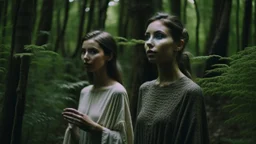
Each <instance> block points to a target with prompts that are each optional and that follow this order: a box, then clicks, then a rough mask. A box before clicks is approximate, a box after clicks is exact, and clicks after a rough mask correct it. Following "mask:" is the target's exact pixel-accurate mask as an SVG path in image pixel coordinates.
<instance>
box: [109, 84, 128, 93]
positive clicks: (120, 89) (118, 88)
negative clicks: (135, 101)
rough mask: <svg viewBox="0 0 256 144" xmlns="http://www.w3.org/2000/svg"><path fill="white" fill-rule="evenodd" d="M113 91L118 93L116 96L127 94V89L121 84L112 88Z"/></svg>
mask: <svg viewBox="0 0 256 144" xmlns="http://www.w3.org/2000/svg"><path fill="white" fill-rule="evenodd" d="M111 89H112V91H113V93H116V94H118V93H119V94H123V93H125V94H126V93H127V91H126V89H125V87H124V86H123V85H122V84H120V83H119V82H115V83H114V84H113V85H112V86H111Z"/></svg>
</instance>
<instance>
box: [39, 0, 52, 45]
mask: <svg viewBox="0 0 256 144" xmlns="http://www.w3.org/2000/svg"><path fill="white" fill-rule="evenodd" d="M53 4H54V0H44V1H43V6H42V10H41V11H42V13H41V18H40V22H39V28H38V31H37V33H39V36H38V37H37V40H36V45H43V44H46V43H47V41H48V37H49V34H45V33H42V32H50V31H51V27H52V15H53Z"/></svg>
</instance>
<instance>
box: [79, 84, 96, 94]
mask: <svg viewBox="0 0 256 144" xmlns="http://www.w3.org/2000/svg"><path fill="white" fill-rule="evenodd" d="M92 87H93V85H88V86H85V87H84V88H82V90H81V93H85V92H88V91H90V90H91V89H92Z"/></svg>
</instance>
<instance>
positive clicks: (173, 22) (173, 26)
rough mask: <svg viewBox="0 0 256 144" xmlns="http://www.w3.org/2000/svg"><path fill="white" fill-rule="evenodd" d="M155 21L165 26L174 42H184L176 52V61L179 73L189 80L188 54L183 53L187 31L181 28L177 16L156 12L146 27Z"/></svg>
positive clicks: (187, 38)
mask: <svg viewBox="0 0 256 144" xmlns="http://www.w3.org/2000/svg"><path fill="white" fill-rule="evenodd" d="M156 20H159V21H161V22H162V23H163V25H165V26H166V27H167V28H168V29H169V32H170V34H171V36H172V38H173V40H174V42H179V41H180V40H181V39H183V40H184V46H183V47H182V49H181V50H180V51H178V52H177V56H176V61H177V63H178V66H179V69H180V70H181V72H182V73H183V74H184V75H186V76H187V77H189V78H191V66H190V59H189V53H188V52H184V49H185V46H186V44H187V42H188V40H189V35H188V32H187V30H186V29H185V27H184V26H183V24H182V23H181V21H180V20H179V19H178V17H177V16H174V15H169V14H167V13H162V12H158V13H156V15H154V16H153V17H151V18H150V19H149V20H148V22H147V26H148V25H149V24H150V23H152V22H153V21H156Z"/></svg>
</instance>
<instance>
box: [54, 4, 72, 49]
mask: <svg viewBox="0 0 256 144" xmlns="http://www.w3.org/2000/svg"><path fill="white" fill-rule="evenodd" d="M68 13H69V0H65V15H64V21H63V26H62V29H61V31H60V33H58V36H57V39H56V42H55V49H54V51H55V52H57V51H58V49H59V48H60V43H61V42H64V37H65V31H66V27H67V23H68ZM62 48H64V47H62Z"/></svg>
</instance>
